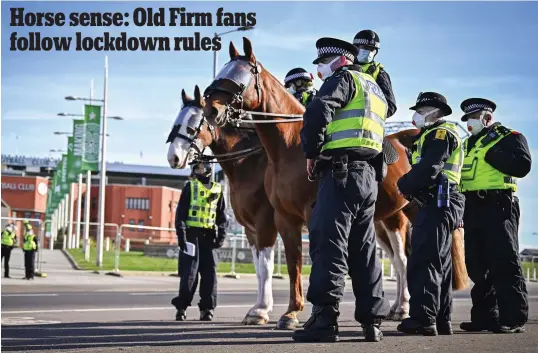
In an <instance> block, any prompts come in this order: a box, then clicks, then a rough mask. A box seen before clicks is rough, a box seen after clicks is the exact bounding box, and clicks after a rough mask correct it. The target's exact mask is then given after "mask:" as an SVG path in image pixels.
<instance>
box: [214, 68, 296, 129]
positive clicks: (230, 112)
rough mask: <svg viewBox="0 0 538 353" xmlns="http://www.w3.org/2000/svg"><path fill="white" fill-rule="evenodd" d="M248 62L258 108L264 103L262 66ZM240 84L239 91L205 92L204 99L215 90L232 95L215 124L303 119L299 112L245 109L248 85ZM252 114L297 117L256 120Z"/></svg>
mask: <svg viewBox="0 0 538 353" xmlns="http://www.w3.org/2000/svg"><path fill="white" fill-rule="evenodd" d="M234 60H241V59H234ZM245 61H247V60H245ZM247 62H248V65H249V66H250V73H251V75H252V76H253V77H254V88H255V89H256V94H257V97H258V108H259V106H260V105H261V103H262V93H263V92H262V86H261V79H260V73H261V66H260V64H258V62H257V61H255V62H250V61H249V60H248V61H247ZM249 84H250V82H249ZM212 85H213V83H212ZM238 86H239V91H237V92H231V91H229V90H226V89H222V88H211V89H208V90H206V92H204V99H206V100H207V98H208V97H209V96H211V94H212V93H213V91H222V92H226V93H230V94H231V95H232V98H231V100H230V101H229V102H227V103H226V108H225V109H224V114H221V116H217V117H215V124H216V125H217V126H221V127H222V126H224V125H225V124H227V123H229V124H231V125H234V126H236V127H239V125H240V124H242V123H251V124H263V123H265V124H267V123H269V124H271V123H282V122H296V121H302V120H303V118H302V117H303V116H302V115H299V114H278V113H263V112H258V111H250V110H244V109H243V104H244V97H243V95H244V93H245V90H246V89H247V87H248V86H247V85H245V84H243V83H240V84H239V85H238ZM210 87H211V86H210ZM236 104H239V105H240V107H239V108H235V107H234V105H236ZM252 115H261V116H275V117H283V118H295V119H286V120H284V121H282V120H254V119H252V118H251V117H250V116H252Z"/></svg>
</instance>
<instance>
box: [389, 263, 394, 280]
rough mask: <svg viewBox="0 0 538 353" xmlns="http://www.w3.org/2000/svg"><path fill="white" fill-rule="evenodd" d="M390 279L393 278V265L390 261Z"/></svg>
mask: <svg viewBox="0 0 538 353" xmlns="http://www.w3.org/2000/svg"><path fill="white" fill-rule="evenodd" d="M390 279H394V265H393V264H392V261H391V262H390Z"/></svg>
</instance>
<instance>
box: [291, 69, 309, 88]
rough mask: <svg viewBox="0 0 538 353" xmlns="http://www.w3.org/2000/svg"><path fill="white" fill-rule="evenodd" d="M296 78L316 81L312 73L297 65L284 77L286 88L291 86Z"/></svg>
mask: <svg viewBox="0 0 538 353" xmlns="http://www.w3.org/2000/svg"><path fill="white" fill-rule="evenodd" d="M296 80H306V81H310V82H312V81H314V76H313V75H312V74H310V73H308V72H307V71H306V70H305V69H303V68H300V67H297V68H295V69H292V70H290V71H289V72H288V73H287V74H286V77H285V78H284V86H285V87H286V88H289V87H290V86H291V84H292V83H293V82H295V81H296Z"/></svg>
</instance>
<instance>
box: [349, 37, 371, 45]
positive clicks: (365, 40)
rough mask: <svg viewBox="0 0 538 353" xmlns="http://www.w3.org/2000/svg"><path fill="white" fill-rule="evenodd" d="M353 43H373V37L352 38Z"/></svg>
mask: <svg viewBox="0 0 538 353" xmlns="http://www.w3.org/2000/svg"><path fill="white" fill-rule="evenodd" d="M353 44H355V45H361V44H363V45H375V40H374V39H366V38H355V39H353Z"/></svg>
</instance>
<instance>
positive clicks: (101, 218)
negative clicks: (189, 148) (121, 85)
mask: <svg viewBox="0 0 538 353" xmlns="http://www.w3.org/2000/svg"><path fill="white" fill-rule="evenodd" d="M104 71H105V72H104V87H103V99H95V98H93V81H92V89H91V91H90V98H84V97H76V96H67V97H65V99H66V100H68V101H89V102H90V103H91V102H93V101H98V102H102V104H103V116H102V119H101V120H102V121H101V124H102V125H101V168H100V171H99V206H98V222H99V231H98V233H97V256H96V257H97V258H96V262H95V264H96V265H97V266H98V267H101V266H102V265H103V240H104V232H105V181H106V136H107V109H108V57H107V56H105V70H104ZM115 120H120V119H115ZM86 194H87V195H86V196H87V197H86V199H88V198H89V193H88V192H86ZM86 223H89V222H86Z"/></svg>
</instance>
